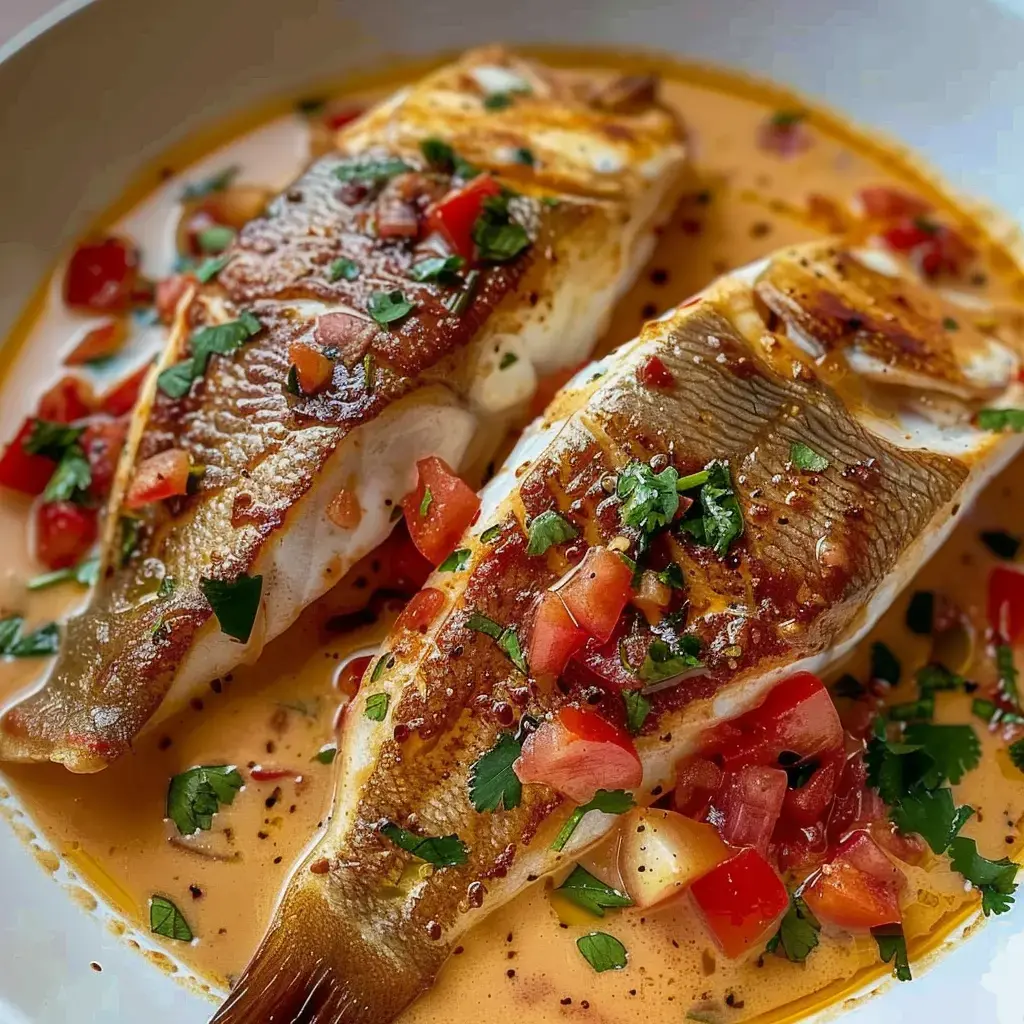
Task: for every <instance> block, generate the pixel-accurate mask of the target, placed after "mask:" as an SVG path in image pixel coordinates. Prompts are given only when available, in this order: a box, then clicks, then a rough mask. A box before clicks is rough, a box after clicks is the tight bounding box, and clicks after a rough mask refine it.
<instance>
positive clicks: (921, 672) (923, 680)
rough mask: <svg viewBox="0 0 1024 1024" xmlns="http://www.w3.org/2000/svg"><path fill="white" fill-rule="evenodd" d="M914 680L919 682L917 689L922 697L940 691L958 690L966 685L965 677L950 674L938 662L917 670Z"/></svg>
mask: <svg viewBox="0 0 1024 1024" xmlns="http://www.w3.org/2000/svg"><path fill="white" fill-rule="evenodd" d="M914 678H915V679H916V680H917V688H918V691H919V692H920V694H921V696H922V697H927V696H929V695H930V694H933V693H938V692H940V691H941V692H945V691H947V690H958V689H960V687H961V686H963V685H964V678H963V676H958V675H956V673H954V672H950V671H949V669H948V668H946V666H945V665H940V664H939V663H938V662H932V663H930V664H928V665H923V666H922V667H921V668H919V669H918V670H917V672H916V673H915V676H914Z"/></svg>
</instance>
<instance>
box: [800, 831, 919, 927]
mask: <svg viewBox="0 0 1024 1024" xmlns="http://www.w3.org/2000/svg"><path fill="white" fill-rule="evenodd" d="M903 881H904V879H903V873H902V872H901V871H900V869H899V868H897V867H896V865H895V864H893V862H892V861H891V860H889V858H888V857H886V855H885V854H884V853H883V852H882V851H881V850H880V849H879V847H878V845H877V844H876V843H875V841H874V840H873V839H872V838H871V836H869V835H868V834H867V832H854V833H853V835H851V836H849V837H848V838H846V839H845V840H843V842H842V843H840V845H839V848H838V849H837V850H836V854H835V856H834V857H833V858H832V860H831V861H830V862H829V863H828V864H825V865H823V866H822V868H821V870H820V871H819V872H818V874H817V875H816V876H815V877H814V878H813V879H812V881H811V882H810V884H809V885H807V886H806V887H805V888H804V890H803V898H804V901H805V902H806V903H807V906H808V907H809V908H810V909H811V912H812V913H813V914H814V916H815V917H817V918H818V920H819V921H822V922H827V923H828V924H833V925H836V927H838V928H845V929H846V930H847V931H853V932H857V931H868V930H869V929H871V928H877V927H880V926H881V925H884V924H898V923H900V921H901V920H902V919H901V916H900V902H899V890H900V886H901V885H902V883H903Z"/></svg>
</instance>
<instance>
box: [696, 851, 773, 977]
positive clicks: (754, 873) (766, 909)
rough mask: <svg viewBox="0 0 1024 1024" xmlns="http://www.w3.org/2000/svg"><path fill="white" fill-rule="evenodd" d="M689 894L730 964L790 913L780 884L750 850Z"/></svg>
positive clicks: (715, 870)
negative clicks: (785, 914) (730, 961)
mask: <svg viewBox="0 0 1024 1024" xmlns="http://www.w3.org/2000/svg"><path fill="white" fill-rule="evenodd" d="M690 892H691V893H692V894H693V902H694V903H695V904H696V906H697V910H698V911H699V913H700V915H701V917H702V918H703V919H704V923H705V924H706V925H707V926H708V930H709V931H710V932H711V935H712V937H713V938H714V940H715V942H716V943H717V945H718V947H719V949H721V951H722V952H723V953H724V954H725V955H726V956H728V957H731V958H734V959H735V958H736V957H739V956H742V955H743V954H744V953H746V952H748V951H749V950H752V949H756V948H759V947H760V946H761V945H762V944H763V942H764V940H765V939H766V938H767V937H768V936H769V934H770V933H771V932H773V931H774V930H775V927H776V925H777V924H778V921H779V919H780V918H781V917H782V915H783V914H784V913H785V912H786V910H787V909H788V907H789V894H788V893H787V892H786V887H785V886H784V885H783V884H782V879H780V878H779V876H778V875H777V874H776V873H775V869H774V868H773V867H772V866H771V864H769V863H768V861H766V860H765V859H764V857H763V856H761V854H760V853H758V852H757V850H754V849H747V850H744V851H743V852H742V853H738V854H737V855H736V856H735V857H733V858H731V859H730V860H727V861H726V862H725V863H724V864H719V865H718V867H716V868H713V869H712V870H711V871H709V872H708V873H707V874H706V875H704V877H703V878H698V879H697V881H695V882H694V883H693V885H692V886H691V887H690Z"/></svg>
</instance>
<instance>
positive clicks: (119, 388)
mask: <svg viewBox="0 0 1024 1024" xmlns="http://www.w3.org/2000/svg"><path fill="white" fill-rule="evenodd" d="M149 370H150V367H149V365H148V364H147V365H146V366H140V367H139V369H137V370H136V371H135V372H134V373H133V374H131V375H130V376H128V377H125V379H124V380H122V381H120V382H119V383H117V384H115V385H114V386H113V387H112V388H111V389H110V390H109V391H108V392H107V393H106V394H105V395H103V396H102V397H101V398H100V410H101V411H102V412H105V413H108V414H109V415H111V416H123V415H124V414H125V413H126V412H131V411H132V409H134V408H135V403H136V402H137V401H138V400H139V392H140V391H141V390H142V385H143V383H144V382H145V380H146V377H147V376H148V374H149Z"/></svg>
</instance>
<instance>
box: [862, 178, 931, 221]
mask: <svg viewBox="0 0 1024 1024" xmlns="http://www.w3.org/2000/svg"><path fill="white" fill-rule="evenodd" d="M857 198H858V199H859V200H860V204H861V207H862V208H863V210H864V214H865V216H867V217H871V218H872V219H874V220H895V219H896V218H898V217H919V216H921V214H923V213H927V212H928V211H929V210H930V209H931V208H932V207H931V204H930V203H926V202H925V201H924V200H923V199H921V198H920V196H915V195H911V194H910V193H909V192H901V191H900V190H899V189H898V188H889V186H887V185H870V186H869V187H868V188H862V189H861V190H860V191H859V192H858V193H857Z"/></svg>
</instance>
